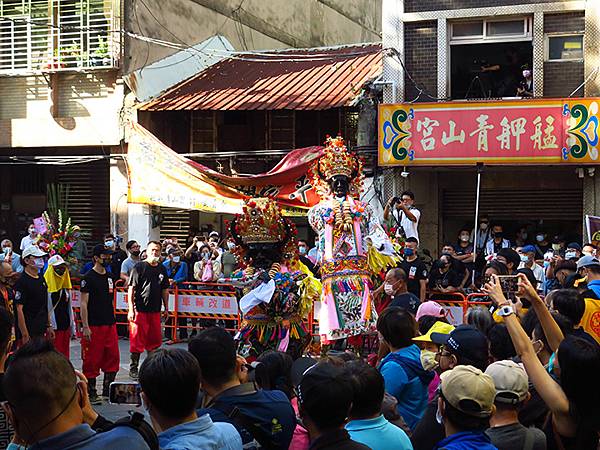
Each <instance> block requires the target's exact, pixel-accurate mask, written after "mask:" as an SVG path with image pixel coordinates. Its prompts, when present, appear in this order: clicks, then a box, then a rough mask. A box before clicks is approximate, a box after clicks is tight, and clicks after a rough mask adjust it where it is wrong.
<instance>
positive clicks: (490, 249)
mask: <svg viewBox="0 0 600 450" xmlns="http://www.w3.org/2000/svg"><path fill="white" fill-rule="evenodd" d="M509 247H510V241H509V240H508V239H504V228H503V227H502V225H500V224H494V226H493V227H492V239H491V240H490V241H488V243H487V244H486V247H485V255H486V256H490V255H496V254H498V252H499V251H500V249H503V248H509Z"/></svg>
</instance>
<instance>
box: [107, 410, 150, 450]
mask: <svg viewBox="0 0 600 450" xmlns="http://www.w3.org/2000/svg"><path fill="white" fill-rule="evenodd" d="M119 427H128V428H132V429H134V430H135V431H137V432H138V433H139V434H140V435H141V436H142V438H143V439H144V441H145V442H146V444H148V447H150V450H159V448H160V447H159V445H158V436H157V435H156V432H155V431H154V429H153V428H152V427H151V426H150V424H149V423H148V422H146V421H145V420H144V415H143V414H140V413H139V412H133V413H131V414H130V415H129V416H127V417H123V418H121V419H119V420H117V421H116V422H113V423H112V424H110V425H108V426H107V427H105V428H103V429H102V430H99V431H98V432H99V433H106V432H107V431H110V430H114V429H115V428H119Z"/></svg>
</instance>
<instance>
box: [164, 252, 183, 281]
mask: <svg viewBox="0 0 600 450" xmlns="http://www.w3.org/2000/svg"><path fill="white" fill-rule="evenodd" d="M163 266H165V269H167V274H168V275H169V280H171V282H173V283H175V284H177V285H181V283H183V282H184V281H187V278H188V265H187V263H186V262H185V261H182V260H181V250H179V249H177V248H171V249H169V252H168V253H167V259H165V261H164V262H163Z"/></svg>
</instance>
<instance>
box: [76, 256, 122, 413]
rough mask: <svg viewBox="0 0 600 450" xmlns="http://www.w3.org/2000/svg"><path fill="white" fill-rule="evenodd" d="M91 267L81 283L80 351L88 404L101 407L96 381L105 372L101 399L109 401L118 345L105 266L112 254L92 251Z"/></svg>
mask: <svg viewBox="0 0 600 450" xmlns="http://www.w3.org/2000/svg"><path fill="white" fill-rule="evenodd" d="M92 255H93V256H92V258H93V260H94V267H93V268H92V270H90V271H89V272H88V273H87V274H86V275H85V276H84V277H83V279H82V280H81V323H82V338H81V350H82V352H81V353H82V357H83V358H82V359H83V367H82V370H83V374H84V375H85V376H86V378H87V379H88V393H89V397H90V402H91V403H93V404H97V403H100V402H101V400H100V398H99V397H98V393H97V391H96V378H98V376H99V375H100V370H102V371H103V372H104V382H103V387H102V395H103V396H105V397H108V394H109V392H108V391H109V386H110V383H112V382H113V381H114V380H115V377H116V374H117V372H118V371H119V360H120V356H119V342H118V337H117V328H116V325H115V322H116V320H115V314H114V308H113V297H112V295H111V293H110V288H109V286H110V281H111V279H110V277H109V274H108V271H107V270H106V266H107V265H108V264H109V261H110V257H111V256H112V251H111V250H109V249H107V248H106V247H105V246H104V245H102V244H99V245H96V246H95V247H94V250H93V253H92Z"/></svg>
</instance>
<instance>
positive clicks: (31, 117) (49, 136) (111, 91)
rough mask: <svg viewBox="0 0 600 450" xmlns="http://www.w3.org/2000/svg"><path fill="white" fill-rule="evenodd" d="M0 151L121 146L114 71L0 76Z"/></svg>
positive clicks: (118, 93)
mask: <svg viewBox="0 0 600 450" xmlns="http://www.w3.org/2000/svg"><path fill="white" fill-rule="evenodd" d="M0 98H1V99H2V100H1V101H0V147H61V146H69V147H74V146H92V145H93V146H95V145H105V146H109V145H118V144H119V142H120V140H121V133H120V130H119V111H120V110H121V106H122V104H123V103H122V102H123V82H122V80H121V79H120V78H118V76H117V72H116V71H114V70H113V71H98V72H92V73H87V74H85V73H58V74H54V75H52V76H51V77H48V76H46V77H44V76H41V75H39V76H22V77H20V76H14V77H0Z"/></svg>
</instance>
